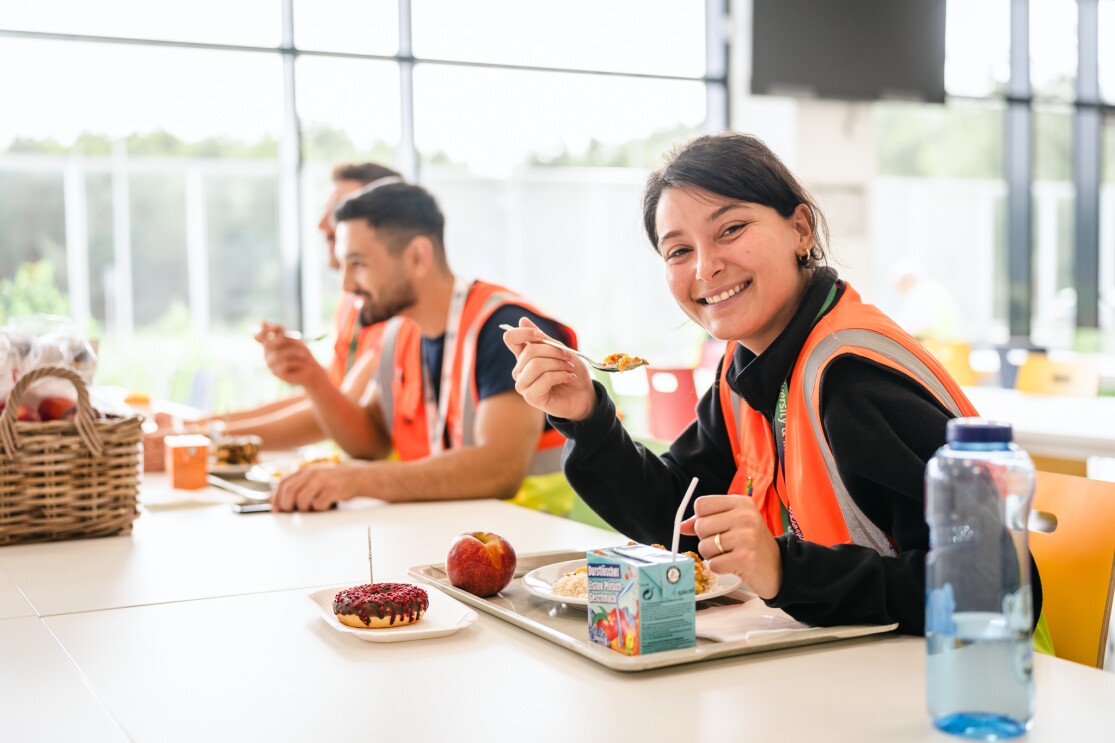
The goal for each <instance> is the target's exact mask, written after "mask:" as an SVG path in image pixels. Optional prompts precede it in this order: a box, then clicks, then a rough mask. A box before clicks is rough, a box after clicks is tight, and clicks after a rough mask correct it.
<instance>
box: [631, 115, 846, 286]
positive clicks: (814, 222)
mask: <svg viewBox="0 0 1115 743" xmlns="http://www.w3.org/2000/svg"><path fill="white" fill-rule="evenodd" d="M667 188H681V189H694V188H697V189H702V190H704V191H708V192H710V193H714V194H717V195H718V196H723V197H724V198H726V199H733V200H736V201H746V202H749V203H751V204H761V205H763V206H769V207H770V208H771V209H774V210H775V211H776V212H778V213H779V214H780V215H782V216H783V217H787V218H788V217H789V216H790V215H792V214H793V213H794V210H795V209H797V207H798V204H805V206H806V207H807V208H808V209H809V225H810V227H812V228H813V247H811V248H810V250H809V254H808V255H806V256H803V257H802V258H801V260H800V264H801V266H802V267H803V268H813V267H815V266H817V265H820V264H824V263H825V262H826V260H825V243H826V242H827V241H828V223H827V222H825V215H824V214H822V213H821V210H820V209H819V208H818V207H817V203H816V201H814V200H813V197H812V196H810V195H809V192H808V191H806V190H805V188H804V187H803V186H802V185H801V183H799V182H798V179H797V178H795V177H794V174H793V173H791V172H790V170H789V168H787V167H786V166H785V165H784V164H783V163H782V161H781V160H779V159H778V157H777V156H776V155H775V154H774V153H773V152H771V151H770V148H769V147H767V146H766V145H765V144H763V143H762V141H760V140H759V139H758V138H756V137H752V136H750V135H748V134H734V133H727V132H726V133H723V134H709V135H705V136H702V137H697V138H696V139H694V140H692V141H690V142H688V143H686V144H684V145H682V146H681V147H680V148H678V149H677V150H675V151H674V153H673V154H672V155H671V156H670V160H669V162H667V163H666V165H664V166H663V167H661V168H659V169H658V170H656V171H654V172H653V173H651V174H650V177H648V178H647V187H646V192H645V193H644V194H643V226H644V227H645V228H646V231H647V237H648V238H650V244H651V246H652V247H653V248H654V249H655V251H657V250H658V227H657V225H656V223H655V222H656V217H657V211H658V201H659V199H661V198H662V192H663V191H665V190H666V189H667Z"/></svg>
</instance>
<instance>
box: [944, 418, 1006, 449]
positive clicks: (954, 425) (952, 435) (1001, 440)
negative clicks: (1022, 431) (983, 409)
mask: <svg viewBox="0 0 1115 743" xmlns="http://www.w3.org/2000/svg"><path fill="white" fill-rule="evenodd" d="M945 431H946V434H945V435H946V438H947V439H948V442H949V443H950V444H951V443H954V442H958V443H962V442H968V443H973V444H1009V443H1010V442H1011V439H1012V438H1013V435H1012V431H1011V425H1010V424H1009V423H1003V422H1002V421H989V420H986V419H984V418H953V419H952V420H950V421H949V422H948V424H947V425H946V427H945Z"/></svg>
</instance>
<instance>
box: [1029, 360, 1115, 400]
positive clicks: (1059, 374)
mask: <svg viewBox="0 0 1115 743" xmlns="http://www.w3.org/2000/svg"><path fill="white" fill-rule="evenodd" d="M1015 387H1016V388H1017V389H1018V390H1020V391H1021V392H1031V393H1033V394H1036V395H1061V396H1063V397H1095V396H1096V395H1098V394H1099V389H1100V373H1099V368H1098V367H1097V366H1096V363H1095V362H1094V361H1092V360H1090V359H1076V360H1074V361H1053V360H1052V359H1050V358H1049V356H1047V355H1046V354H1043V353H1031V354H1030V355H1029V356H1027V357H1026V360H1025V361H1024V362H1022V366H1020V367H1019V368H1018V380H1017V381H1016V382H1015Z"/></svg>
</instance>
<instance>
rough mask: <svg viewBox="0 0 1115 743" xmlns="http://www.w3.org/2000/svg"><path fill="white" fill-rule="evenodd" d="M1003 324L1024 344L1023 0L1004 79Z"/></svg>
mask: <svg viewBox="0 0 1115 743" xmlns="http://www.w3.org/2000/svg"><path fill="white" fill-rule="evenodd" d="M1007 91H1008V95H1007V112H1006V120H1005V122H1004V124H1005V127H1006V151H1005V152H1004V153H1003V155H1004V156H1003V167H1004V171H1005V172H1004V176H1005V177H1006V181H1007V287H1008V290H1007V325H1008V327H1009V329H1010V335H1011V338H1012V339H1023V340H1025V341H1027V342H1028V341H1029V335H1030V324H1031V313H1032V310H1033V294H1034V291H1033V234H1032V231H1033V196H1032V194H1031V191H1030V189H1031V184H1032V183H1033V169H1034V152H1033V142H1034V123H1033V112H1032V111H1031V107H1030V93H1031V90H1030V7H1029V0H1011V5H1010V80H1009V81H1008V82H1007Z"/></svg>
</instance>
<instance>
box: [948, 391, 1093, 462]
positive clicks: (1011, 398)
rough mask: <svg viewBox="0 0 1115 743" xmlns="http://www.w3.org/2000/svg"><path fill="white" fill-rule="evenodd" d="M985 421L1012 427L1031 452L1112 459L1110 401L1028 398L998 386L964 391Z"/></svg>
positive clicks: (1017, 441)
mask: <svg viewBox="0 0 1115 743" xmlns="http://www.w3.org/2000/svg"><path fill="white" fill-rule="evenodd" d="M964 393H965V394H966V395H967V396H968V399H969V400H971V401H972V404H973V405H975V406H976V410H978V411H979V413H980V415H981V416H983V417H984V418H993V419H995V420H1003V421H1007V422H1009V423H1011V424H1012V426H1013V428H1014V440H1015V443H1017V444H1018V445H1019V446H1021V447H1022V448H1023V449H1025V450H1026V451H1028V452H1030V453H1031V454H1036V455H1041V456H1047V457H1060V458H1062V459H1075V460H1085V459H1087V458H1088V457H1090V456H1092V457H1115V397H1055V396H1047V395H1030V394H1026V393H1023V392H1019V391H1018V390H1010V389H1002V388H999V387H965V388H964Z"/></svg>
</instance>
